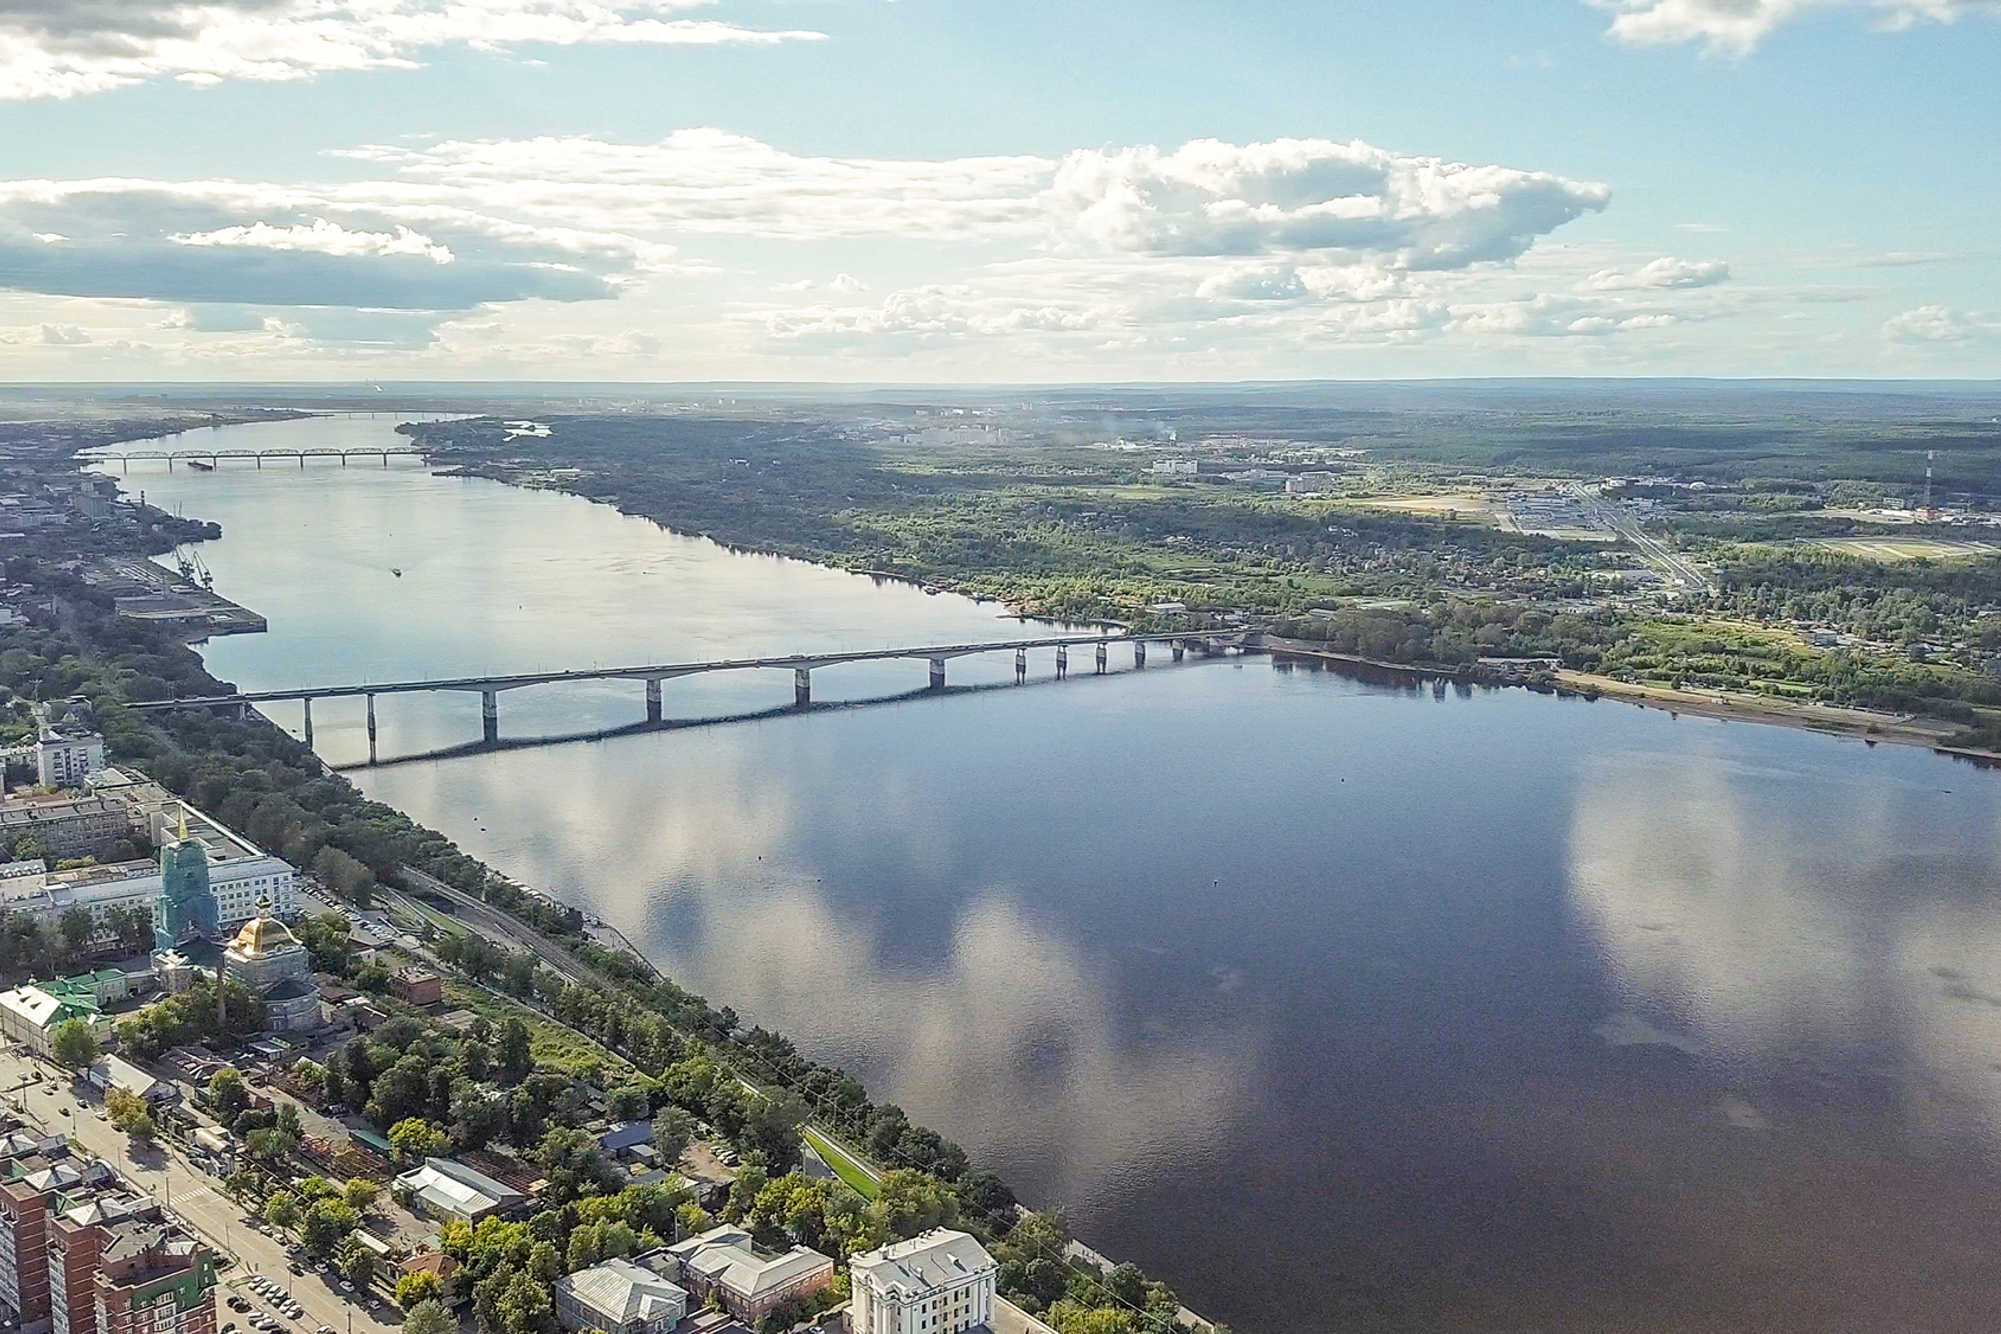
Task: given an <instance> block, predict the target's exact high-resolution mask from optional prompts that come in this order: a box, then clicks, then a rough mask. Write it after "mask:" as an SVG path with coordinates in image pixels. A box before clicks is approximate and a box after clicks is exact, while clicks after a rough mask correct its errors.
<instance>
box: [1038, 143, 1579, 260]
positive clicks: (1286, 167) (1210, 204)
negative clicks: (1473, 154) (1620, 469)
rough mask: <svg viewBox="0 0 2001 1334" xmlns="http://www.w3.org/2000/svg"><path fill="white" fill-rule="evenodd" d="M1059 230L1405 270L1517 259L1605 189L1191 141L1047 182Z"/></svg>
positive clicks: (1067, 166) (1335, 151)
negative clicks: (1378, 258)
mask: <svg viewBox="0 0 2001 1334" xmlns="http://www.w3.org/2000/svg"><path fill="white" fill-rule="evenodd" d="M1049 197H1050V203H1051V205H1052V207H1053V208H1054V209H1055V210H1056V212H1057V213H1058V215H1059V217H1060V218H1061V221H1062V223H1063V225H1064V226H1065V228H1066V229H1067V230H1068V231H1070V232H1072V233H1074V235H1075V236H1076V237H1078V238H1080V239H1082V240H1086V241H1089V242H1092V243H1095V244H1097V245H1099V246H1102V247H1105V248H1107V249H1112V250H1125V251H1133V252H1137V253H1142V254H1153V255H1216V256H1250V255H1263V254H1273V253H1280V252H1329V251H1332V252H1347V253H1369V254H1379V255H1392V256H1395V258H1396V260H1397V262H1398V263H1399V264H1401V265H1403V266H1405V267H1409V268H1460V267H1464V266H1465V265H1468V264H1475V263H1481V262H1500V261H1506V260H1511V259H1515V258H1517V257H1518V256H1520V255H1521V254H1522V253H1523V252H1524V251H1526V250H1527V249H1528V248H1529V247H1530V246H1531V245H1533V244H1534V243H1535V241H1536V240H1537V239H1538V238H1539V237H1541V236H1543V235H1546V234H1547V233H1549V232H1551V231H1554V230H1555V229H1556V228H1558V227H1561V226H1562V225H1563V224H1564V223H1567V222H1570V221H1573V220H1574V219H1576V218H1579V217H1581V216H1583V215H1584V214H1586V213H1591V212H1595V211H1597V210H1599V209H1602V208H1604V207H1605V205H1606V204H1607V203H1608V202H1610V199H1611V192H1610V191H1609V190H1608V189H1607V188H1606V187H1605V186H1603V185H1598V184H1594V183H1591V182H1584V181H1573V180H1568V179H1566V178H1564V177H1561V176H1555V175H1551V174H1549V173H1547V172H1533V171H1521V170H1517V169H1515V168H1512V167H1498V166H1476V165H1470V164H1467V163H1463V162H1447V161H1445V160H1443V159H1441V158H1429V157H1407V156H1403V155H1400V154H1396V153H1391V152H1388V151H1386V150H1384V149H1380V148H1376V147H1373V146H1372V145H1369V144H1365V143H1361V142H1354V143H1347V144H1338V143H1334V142H1332V141H1330V140H1326V139H1280V140H1275V141H1273V142H1270V143H1262V144H1249V145H1237V144H1227V143H1223V142H1221V141H1219V140H1215V139H1199V140H1195V141H1193V142H1191V143H1187V144H1184V145H1182V146H1181V147H1180V148H1178V149H1176V150H1174V151H1173V152H1171V153H1164V152H1162V151H1161V150H1160V149H1158V148H1154V147H1150V146H1147V147H1138V148H1127V149H1123V150H1119V151H1116V152H1103V151H1099V150H1096V149H1083V150H1079V151H1077V152H1074V153H1072V154H1070V155H1069V156H1068V157H1067V158H1065V159H1064V161H1063V163H1062V165H1061V166H1060V167H1059V168H1058V169H1057V173H1056V179H1055V181H1054V183H1053V185H1052V188H1051V190H1050V196H1049Z"/></svg>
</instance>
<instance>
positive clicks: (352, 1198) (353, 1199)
mask: <svg viewBox="0 0 2001 1334" xmlns="http://www.w3.org/2000/svg"><path fill="white" fill-rule="evenodd" d="M381 1196H382V1187H381V1186H379V1185H377V1184H376V1183H375V1182H373V1181H370V1180H369V1179H368V1178H367V1177H355V1178H354V1179H353V1180H351V1181H349V1182H348V1183H347V1185H345V1186H343V1187H342V1188H341V1198H342V1199H343V1200H346V1201H347V1207H348V1208H350V1209H352V1210H354V1211H355V1212H356V1213H358V1214H365V1213H367V1212H368V1211H369V1210H370V1209H371V1208H373V1207H374V1206H375V1201H376V1200H378V1199H379V1198H381Z"/></svg>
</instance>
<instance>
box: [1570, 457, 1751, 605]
mask: <svg viewBox="0 0 2001 1334" xmlns="http://www.w3.org/2000/svg"><path fill="white" fill-rule="evenodd" d="M1567 489H1568V490H1569V492H1570V494H1571V495H1573V496H1575V497H1576V498H1577V499H1578V500H1580V501H1582V502H1583V503H1585V504H1587V505H1590V506H1592V507H1593V508H1594V509H1595V510H1596V511H1597V515H1598V521H1599V522H1600V523H1602V524H1604V525H1605V526H1606V527H1607V528H1609V529H1611V530H1612V531H1613V532H1615V533H1617V534H1618V535H1619V536H1620V537H1622V538H1624V539H1625V540H1626V541H1628V542H1631V543H1632V544H1633V545H1634V546H1635V547H1636V548H1638V549H1639V552H1640V554H1641V555H1642V556H1644V557H1646V558H1647V560H1648V561H1650V562H1651V563H1652V564H1653V565H1655V566H1656V567H1658V568H1659V569H1660V571H1661V572H1662V573H1663V574H1665V575H1667V577H1668V578H1669V579H1670V580H1672V581H1673V582H1674V583H1675V584H1676V585H1677V586H1678V587H1679V588H1680V589H1681V591H1682V592H1684V593H1702V594H1708V593H1712V592H1714V591H1715V589H1716V585H1715V584H1714V583H1712V582H1711V581H1710V578H1709V576H1708V575H1706V574H1704V573H1702V571H1700V570H1698V569H1696V568H1695V566H1693V565H1691V564H1689V563H1688V561H1686V560H1684V559H1682V557H1680V556H1679V555H1677V554H1675V552H1674V551H1673V550H1672V549H1670V548H1669V547H1668V546H1667V545H1666V544H1665V543H1663V542H1662V541H1661V540H1660V539H1659V538H1657V537H1653V536H1651V535H1650V534H1648V533H1647V532H1645V531H1644V530H1643V529H1642V528H1641V527H1640V524H1639V521H1638V520H1637V519H1635V518H1634V517H1633V516H1632V515H1631V514H1628V513H1627V512H1626V511H1625V510H1624V509H1623V508H1621V507H1620V506H1618V505H1608V504H1606V503H1605V501H1604V500H1602V499H1601V498H1600V497H1599V496H1598V493H1597V492H1596V491H1593V490H1590V489H1589V488H1587V487H1585V486H1583V485H1581V484H1578V483H1572V484H1571V485H1570V486H1569V487H1568V488H1567Z"/></svg>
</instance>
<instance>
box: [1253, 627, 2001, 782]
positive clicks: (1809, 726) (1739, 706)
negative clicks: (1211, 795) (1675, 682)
mask: <svg viewBox="0 0 2001 1334" xmlns="http://www.w3.org/2000/svg"><path fill="white" fill-rule="evenodd" d="M1265 646H1266V648H1267V650H1268V651H1270V652H1272V653H1274V654H1276V655H1279V656H1281V657H1297V658H1315V659H1319V660H1322V661H1326V662H1335V663H1340V664H1342V665H1344V666H1350V667H1360V668H1365V669H1367V670H1369V671H1377V672H1391V673H1395V674H1399V675H1404V676H1412V677H1430V678H1450V679H1453V680H1473V681H1477V682H1480V683H1482V684H1487V685H1516V684H1521V683H1520V682H1502V681H1492V680H1484V679H1483V678H1481V677H1480V676H1477V675H1470V676H1469V675H1468V674H1467V673H1465V672H1462V671H1459V670H1455V669H1453V668H1450V667H1445V666H1440V665H1436V664H1432V665H1426V664H1421V663H1408V662H1384V661H1381V660H1379V659H1375V658H1364V657H1360V656H1358V655H1356V654H1353V653H1337V652H1335V651H1333V650H1331V649H1327V648H1322V647H1319V646H1316V645H1314V644H1312V643H1311V642H1309V641H1305V640H1297V639H1281V638H1278V637H1277V636H1266V639H1265ZM1552 679H1553V680H1554V682H1555V685H1556V688H1557V689H1558V690H1561V691H1566V692H1569V693H1571V694H1577V695H1583V696H1585V697H1587V698H1592V699H1596V698H1601V697H1602V698H1609V699H1614V700H1618V701H1620V702H1621V703H1626V704H1635V705H1638V706H1640V707H1641V708H1647V709H1659V710H1661V711H1662V712H1665V713H1670V714H1682V713H1687V714H1693V715H1695V716H1697V717H1701V718H1718V719H1722V720H1724V721H1726V722H1746V723H1765V724H1771V725H1775V726H1780V727H1798V728H1803V729H1805V730H1807V731H1812V732H1827V733H1830V734H1833V735H1838V736H1853V737H1860V738H1861V739H1863V740H1865V741H1872V742H1873V741H1887V742H1891V743H1893V744H1895V745H1900V746H1923V747H1924V748H1925V749H1927V750H1932V751H1937V752H1938V753H1940V754H1942V755H1953V756H1958V757H1960V758H1963V759H1967V760H1972V761H1976V762H1978V763H1982V764H1996V763H2001V752H1995V751H1987V750H1980V749H1978V748H1975V747H1968V746H1955V745H1951V744H1949V743H1950V742H1951V741H1952V739H1953V738H1954V737H1955V736H1957V735H1959V733H1960V732H1961V731H1962V730H1963V729H1962V727H1961V725H1960V724H1958V723H1954V722H1948V721H1946V720H1945V719H1941V718H1924V717H1919V716H1915V715H1910V714H1892V713H1882V712H1878V711H1876V710H1873V709H1851V708H1844V707H1842V706H1841V705H1838V704H1822V703H1820V702H1818V701H1814V700H1800V701H1797V702H1793V701H1787V700H1777V699H1773V698H1772V697H1770V696H1769V695H1746V694H1742V693H1739V692H1735V691H1727V690H1690V689H1686V688H1676V687H1674V686H1664V685H1655V684H1653V683H1651V682H1644V681H1620V680H1617V679H1615V678H1613V677H1610V676H1600V675H1598V674H1596V673H1593V672H1574V671H1567V670H1565V671H1557V672H1555V673H1553V674H1552Z"/></svg>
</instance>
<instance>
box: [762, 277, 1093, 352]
mask: <svg viewBox="0 0 2001 1334" xmlns="http://www.w3.org/2000/svg"><path fill="white" fill-rule="evenodd" d="M757 318H759V319H760V320H761V322H762V323H763V325H764V328H765V331H766V332H767V333H769V334H770V335H771V336H772V337H774V338H778V339H787V340H794V339H803V338H850V337H854V336H857V335H879V334H893V335H900V336H905V337H915V338H924V337H937V336H951V337H965V336H968V335H970V336H973V337H981V338H991V337H996V336H1000V335H1006V334H1022V333H1080V332H1091V331H1100V330H1105V329H1111V328H1116V327H1119V326H1122V325H1129V324H1131V323H1132V322H1133V319H1132V315H1131V312H1129V311H1126V310H1124V309H1121V308H1120V307H1119V306H1117V305H1116V304H1115V303H1108V302H1103V301H1088V300H1086V301H1074V300H1073V301H1037V300H1034V299H1023V298H1021V297H1011V296H1007V295H997V294H991V293H981V292H979V291H977V290H976V289H974V288H972V287H969V286H942V285H932V286H925V287H917V288H912V289H910V290H908V291H903V292H894V293H891V294H890V296H889V297H888V298H887V299H886V300H884V301H883V303H882V304H881V305H880V306H850V307H837V306H827V305H820V306H808V307H802V308H798V309H793V310H779V311H770V312H766V313H764V314H762V315H761V316H759V317H757Z"/></svg>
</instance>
